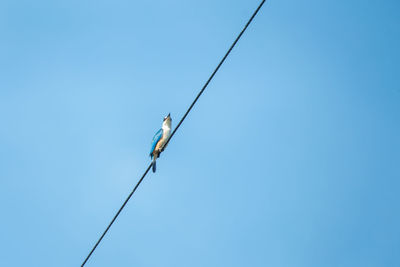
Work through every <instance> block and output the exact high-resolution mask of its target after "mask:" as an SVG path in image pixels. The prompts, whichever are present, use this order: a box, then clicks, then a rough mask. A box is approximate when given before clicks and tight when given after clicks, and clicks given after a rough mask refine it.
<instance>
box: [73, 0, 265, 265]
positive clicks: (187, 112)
mask: <svg viewBox="0 0 400 267" xmlns="http://www.w3.org/2000/svg"><path fill="white" fill-rule="evenodd" d="M264 2H265V0H262V1H261V3H260V5H259V6H258V7H257V9H256V10H255V11H254V13H253V15H252V16H251V18H250V19H249V21H248V22H247V23H246V25H245V26H244V28H243V30H242V31H241V32H240V33H239V35H238V36H237V37H236V39H235V41H234V42H233V44H232V45H231V47H230V48H229V50H228V52H226V54H225V56H224V57H223V58H222V60H221V61H220V62H219V64H218V66H217V67H216V68H215V70H214V71H213V73H212V74H211V76H210V78H208V80H207V82H206V83H205V84H204V86H203V88H202V89H201V90H200V92H199V94H198V95H197V96H196V98H195V99H194V101H193V103H192V104H191V105H190V107H189V108H188V110H187V111H186V113H185V115H183V117H182V119H181V120H180V121H179V123H178V125H177V126H176V127H175V129H174V131H173V132H172V134H171V136H170V137H169V139H168V140H167V142H166V143H165V145H164V148H165V147H166V146H167V144H168V143H169V141H170V140H171V138H172V137H173V136H174V134H175V132H176V131H177V130H178V128H179V127H180V126H181V124H182V122H183V121H184V120H185V119H186V116H187V115H188V114H189V112H190V111H191V110H192V108H193V106H194V104H196V102H197V100H198V99H199V98H200V96H201V94H202V93H203V92H204V90H205V89H206V88H207V86H208V84H209V83H210V81H211V80H212V78H214V76H215V74H216V73H217V71H218V70H219V68H220V67H221V65H222V64H223V63H224V61H225V59H226V58H227V57H228V55H229V54H230V53H231V51H232V49H233V48H234V47H235V45H236V43H237V42H238V41H239V39H240V37H242V34H243V33H244V32H245V31H246V29H247V27H248V26H249V25H250V23H251V22H252V20H253V19H254V17H255V16H256V15H257V13H258V11H259V10H260V9H261V7H262V6H263V4H264ZM152 165H153V162H152V163H150V165H149V167H147V169H146V171H145V172H144V174H143V175H142V178H140V180H139V182H138V183H137V184H136V186H135V187H134V188H133V190H132V192H131V193H130V194H129V196H128V197H127V198H126V200H125V202H124V204H122V206H121V208H120V209H119V210H118V212H117V214H115V216H114V218H113V219H112V220H111V222H110V224H109V225H108V226H107V228H106V230H105V231H104V232H103V234H102V235H101V237H100V238H99V240H98V241H97V242H96V244H95V245H94V247H93V249H92V250H91V251H90V253H89V255H88V256H87V257H86V259H85V260H84V261H83V263H82V265H81V267H83V266H84V265H85V264H86V262H87V261H88V259H89V258H90V256H91V255H92V254H93V252H94V251H95V249H96V248H97V246H98V245H99V243H100V242H101V240H102V239H103V237H104V236H105V235H106V233H107V232H108V230H109V229H110V227H111V225H112V224H113V223H114V221H115V220H116V219H117V217H118V215H119V214H120V213H121V211H122V209H123V208H124V207H125V205H126V203H128V201H129V199H130V198H131V197H132V195H133V194H134V193H135V191H136V189H137V188H138V187H139V185H140V183H141V182H142V181H143V179H144V177H145V176H146V175H147V173H148V172H149V170H150V168H151V166H152Z"/></svg>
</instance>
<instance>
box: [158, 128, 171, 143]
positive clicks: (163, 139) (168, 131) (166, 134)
mask: <svg viewBox="0 0 400 267" xmlns="http://www.w3.org/2000/svg"><path fill="white" fill-rule="evenodd" d="M162 129H163V135H162V137H161V139H160V141H159V142H158V144H157V147H159V148H162V147H163V146H164V145H165V143H166V142H167V140H168V138H169V137H170V136H171V127H168V126H167V125H163V127H162Z"/></svg>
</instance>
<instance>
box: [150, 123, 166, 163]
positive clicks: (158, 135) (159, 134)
mask: <svg viewBox="0 0 400 267" xmlns="http://www.w3.org/2000/svg"><path fill="white" fill-rule="evenodd" d="M162 136H163V130H162V129H160V130H158V132H157V133H156V134H155V135H154V137H153V140H152V141H151V149H150V157H153V151H154V149H155V148H156V145H157V143H158V141H160V139H161V137H162Z"/></svg>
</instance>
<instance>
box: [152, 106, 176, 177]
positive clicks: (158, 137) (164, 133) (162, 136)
mask: <svg viewBox="0 0 400 267" xmlns="http://www.w3.org/2000/svg"><path fill="white" fill-rule="evenodd" d="M171 121H172V119H171V114H168V116H166V117H165V118H164V120H163V124H162V127H161V129H160V130H158V132H157V133H156V134H155V135H154V137H153V141H151V149H150V157H151V158H152V159H153V172H156V159H157V158H158V157H160V153H161V152H163V151H164V149H165V147H164V146H165V143H166V142H167V141H168V139H169V137H170V136H171Z"/></svg>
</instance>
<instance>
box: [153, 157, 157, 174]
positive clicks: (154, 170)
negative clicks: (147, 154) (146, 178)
mask: <svg viewBox="0 0 400 267" xmlns="http://www.w3.org/2000/svg"><path fill="white" fill-rule="evenodd" d="M153 172H156V157H154V158H153Z"/></svg>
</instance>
